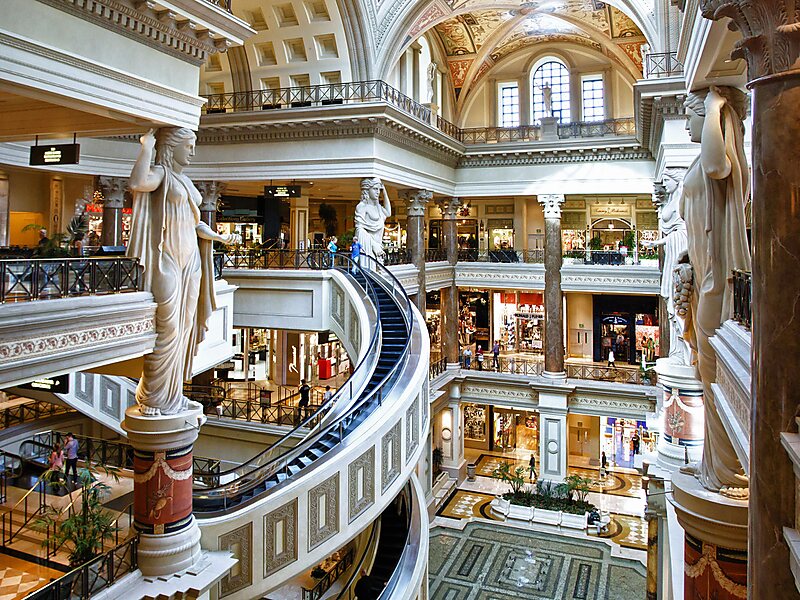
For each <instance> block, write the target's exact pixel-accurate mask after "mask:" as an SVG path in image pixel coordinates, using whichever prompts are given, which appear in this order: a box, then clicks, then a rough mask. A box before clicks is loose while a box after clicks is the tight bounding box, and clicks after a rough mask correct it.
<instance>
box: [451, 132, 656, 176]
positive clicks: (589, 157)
mask: <svg viewBox="0 0 800 600" xmlns="http://www.w3.org/2000/svg"><path fill="white" fill-rule="evenodd" d="M604 143H605V142H604V141H603V140H602V139H599V140H597V142H596V144H597V146H598V147H597V148H589V149H585V148H578V149H574V148H565V149H558V150H552V149H548V150H544V149H541V150H539V149H537V148H536V146H537V145H538V146H541V145H542V143H541V142H531V143H530V145H527V147H525V146H526V145H524V144H519V145H518V147H514V148H505V149H504V150H503V151H497V152H496V153H491V154H468V155H465V156H464V157H463V158H461V160H459V161H458V168H460V169H469V168H479V167H506V166H525V165H554V164H568V163H586V162H601V161H611V160H615V161H616V160H653V155H652V154H650V152H649V151H648V150H646V149H643V148H640V147H639V146H635V147H631V148H617V149H611V148H607V147H604V146H603V144H604Z"/></svg>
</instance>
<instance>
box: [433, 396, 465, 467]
mask: <svg viewBox="0 0 800 600" xmlns="http://www.w3.org/2000/svg"><path fill="white" fill-rule="evenodd" d="M449 396H450V401H449V402H448V404H447V406H446V407H445V408H443V409H442V410H441V412H440V413H439V414H440V423H439V426H440V431H439V437H440V440H441V441H440V444H441V448H442V455H443V457H442V468H443V469H446V470H447V471H448V473H449V474H450V476H451V477H453V478H455V479H456V481H460V479H461V475H462V471H463V470H464V466H465V464H466V461H465V459H464V435H463V428H462V420H463V416H462V414H461V404H460V402H461V383H460V382H457V381H454V382H453V383H451V384H450V391H449Z"/></svg>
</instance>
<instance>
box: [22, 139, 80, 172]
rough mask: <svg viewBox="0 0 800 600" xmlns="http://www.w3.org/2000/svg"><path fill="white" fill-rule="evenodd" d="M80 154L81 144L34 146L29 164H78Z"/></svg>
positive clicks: (38, 165)
mask: <svg viewBox="0 0 800 600" xmlns="http://www.w3.org/2000/svg"><path fill="white" fill-rule="evenodd" d="M80 156H81V145H80V144H55V145H52V146H51V145H47V146H32V147H31V156H30V161H29V164H30V165H32V166H34V167H44V166H49V165H77V164H78V160H79V159H80Z"/></svg>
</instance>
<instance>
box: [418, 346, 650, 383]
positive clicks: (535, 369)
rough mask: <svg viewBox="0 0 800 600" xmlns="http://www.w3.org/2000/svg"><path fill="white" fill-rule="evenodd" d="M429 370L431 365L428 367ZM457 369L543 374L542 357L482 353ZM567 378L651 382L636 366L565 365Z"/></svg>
mask: <svg viewBox="0 0 800 600" xmlns="http://www.w3.org/2000/svg"><path fill="white" fill-rule="evenodd" d="M431 368H433V364H431ZM461 368H462V369H469V370H472V371H487V372H493V373H508V374H511V375H528V376H537V375H541V374H542V373H544V356H539V357H538V358H520V357H517V356H506V355H500V356H498V357H497V359H495V357H494V355H493V354H492V353H491V352H484V354H483V362H481V361H479V360H478V359H477V357H476V356H475V354H472V355H471V356H469V357H464V356H463V354H462V357H461ZM564 368H565V369H566V372H567V377H571V378H573V379H590V380H593V381H611V382H614V383H631V384H638V385H651V384H652V381H651V380H649V379H648V378H647V377H643V376H642V371H641V369H639V368H637V367H606V366H602V365H594V364H579V363H578V364H576V363H567V364H566V365H565V367H564Z"/></svg>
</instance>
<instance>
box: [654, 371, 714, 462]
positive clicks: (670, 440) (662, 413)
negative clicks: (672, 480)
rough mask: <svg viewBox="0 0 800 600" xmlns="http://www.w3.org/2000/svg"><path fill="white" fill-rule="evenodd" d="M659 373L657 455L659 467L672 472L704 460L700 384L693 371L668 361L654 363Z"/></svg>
mask: <svg viewBox="0 0 800 600" xmlns="http://www.w3.org/2000/svg"><path fill="white" fill-rule="evenodd" d="M656 373H658V388H659V394H660V397H659V399H658V408H657V414H658V417H657V418H658V419H659V421H662V422H663V426H662V429H661V431H662V434H661V436H659V438H658V445H657V447H656V452H657V454H658V459H657V462H658V465H659V466H661V467H663V468H664V469H666V470H668V471H674V470H676V469H678V468H679V467H682V466H683V465H684V464H686V462H687V459H688V462H696V461H699V460H700V459H702V457H703V438H704V436H705V417H704V413H703V384H702V383H700V381H699V380H698V379H696V378H695V370H694V367H691V366H686V365H677V364H675V363H673V362H672V361H671V360H670V359H669V358H660V359H658V360H657V361H656Z"/></svg>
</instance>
